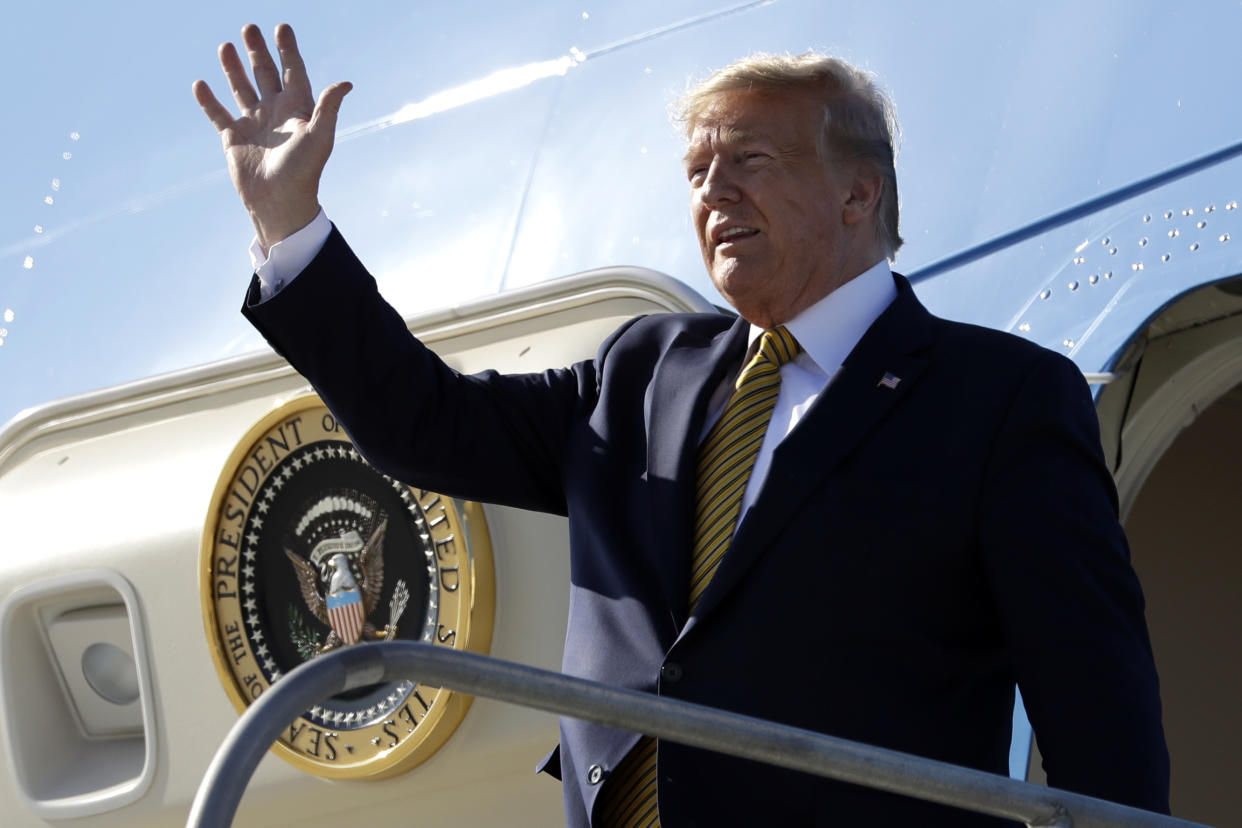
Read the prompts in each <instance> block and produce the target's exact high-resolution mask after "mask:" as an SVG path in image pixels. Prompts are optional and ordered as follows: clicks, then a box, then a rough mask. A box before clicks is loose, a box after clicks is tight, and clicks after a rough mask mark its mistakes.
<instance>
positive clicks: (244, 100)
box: [220, 43, 259, 112]
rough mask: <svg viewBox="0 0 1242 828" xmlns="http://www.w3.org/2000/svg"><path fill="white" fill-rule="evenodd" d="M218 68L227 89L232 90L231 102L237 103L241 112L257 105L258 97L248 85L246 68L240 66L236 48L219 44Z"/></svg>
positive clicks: (230, 44) (228, 44)
mask: <svg viewBox="0 0 1242 828" xmlns="http://www.w3.org/2000/svg"><path fill="white" fill-rule="evenodd" d="M220 68H221V69H223V70H224V77H225V78H227V79H228V82H229V88H230V89H232V90H233V100H235V101H237V105H238V106H239V107H241V109H242V112H246V111H248V110H251V109H254V108H255V107H256V106H258V105H259V96H258V95H256V94H255V91H254V87H253V86H251V85H250V78H248V77H247V76H246V67H245V66H243V65H242V62H241V58H240V57H238V55H237V47H235V46H234V45H233V44H232V43H221V44H220Z"/></svg>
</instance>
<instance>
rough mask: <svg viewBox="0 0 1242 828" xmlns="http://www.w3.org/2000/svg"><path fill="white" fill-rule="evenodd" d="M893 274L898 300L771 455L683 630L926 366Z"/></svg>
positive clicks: (907, 302)
mask: <svg viewBox="0 0 1242 828" xmlns="http://www.w3.org/2000/svg"><path fill="white" fill-rule="evenodd" d="M896 278H897V287H898V293H897V298H896V299H895V300H893V303H892V304H891V305H889V307H888V308H887V309H886V310H885V311H884V313H882V314H880V317H879V318H878V319H876V321H875V323H874V324H873V325H872V326H871V327H870V328H868V329H867V332H866V333H865V334H864V335H863V338H862V339H861V340H860V341H859V342H858V345H856V346H855V348H854V350H853V351H851V352H850V354H849V356H847V357H846V359H845V364H844V365H843V366H842V367H841V370H840V371H839V372H838V373H837V375H836V376H835V377H834V378H833V380H832V382H831V383H829V385H828V387H827V388H826V389H824V392H823V393H822V394H820V395H819V399H817V400H816V402H815V405H813V406H812V407H811V410H810V411H808V412H807V414H806V416H805V417H803V419H802V420H801V421H800V422H799V423H798V425H797V427H795V428H794V430H793V431H792V432H791V433H790V434H789V436H788V437H786V438H785V440H784V441H782V442H781V444H780V445H779V446H778V447H777V449H776V451H775V452H774V453H773V455H772V464H771V466H770V467H769V469H768V476H767V479H766V480H765V481H764V483H763V488H762V489H761V490H760V493H759V497H758V498H757V499H756V501H755V503H754V505H753V506H751V508H750V510H749V511H748V512H747V513H746V515H745V516H744V518H743V520H742V524H741V526H739V527H738V531H737V534H736V536H735V537H734V540H733V544H732V545H731V546H730V547H729V551H728V552H727V553H726V554H725V556H724V558H723V560H721V562H720V567H719V568H718V569H717V570H716V574H715V576H714V577H713V578H712V581H711V583H710V584H709V585H708V587H707V590H706V591H705V592H704V593H703V597H702V600H701V601H700V603H699V606H698V609H697V610H696V611H695V618H694V619H692V620H691V622H690V624H689V625H687V630H686V631H688V630H689V628H690V627H691V626H693V625H694V623H695V621H696V620H697V619H701V618H702V617H703V616H705V615H706V614H707V613H709V612H710V611H711V610H712V608H713V607H715V606H716V605H717V604H718V603H719V602H720V600H721V598H722V597H723V596H725V595H727V594H728V592H729V590H731V589H732V588H733V587H734V586H735V585H736V584H737V583H738V581H739V580H740V579H741V577H742V575H743V574H744V573H745V572H746V570H747V569H748V568H749V567H750V566H751V564H753V563H754V562H755V560H756V559H757V558H758V557H759V555H760V554H761V553H762V552H763V551H764V550H766V549H767V548H768V547H769V546H770V544H771V542H772V540H773V539H774V537H775V536H776V535H777V534H778V533H779V531H780V529H781V528H782V527H783V526H784V525H785V524H786V522H787V521H788V520H789V519H790V517H791V516H792V515H793V514H794V513H795V512H796V511H797V509H798V508H799V506H800V505H801V504H802V502H803V501H804V500H805V499H806V498H807V497H808V496H809V495H810V493H811V492H813V491H815V490H816V489H818V488H819V487H820V486H822V485H823V484H824V481H825V480H826V479H827V478H828V476H829V475H830V474H831V473H832V472H833V470H835V469H836V467H837V466H838V465H839V464H840V463H841V461H842V460H843V459H844V458H845V457H846V456H847V455H848V454H849V453H850V452H851V451H853V450H854V449H855V448H856V447H857V446H858V445H859V444H860V443H861V442H862V441H863V440H864V438H866V436H867V435H868V434H869V433H870V432H871V431H872V430H873V429H874V428H875V427H876V426H877V425H879V423H880V422H881V421H883V420H884V418H885V417H887V416H888V414H889V412H890V411H892V410H893V408H894V407H896V406H897V405H899V404H900V403H901V401H902V399H903V398H904V397H905V396H906V394H907V393H909V391H910V389H911V388H912V387H913V386H914V385H915V384H916V383H917V381H918V378H919V375H920V374H921V373H922V372H923V370H924V369H925V368H926V366H927V363H928V361H929V360H930V357H931V350H930V347H929V346H930V345H931V344H932V331H931V319H932V317H931V315H930V314H929V313H928V312H927V310H926V309H925V308H924V307H923V306H922V305H921V304H920V303H919V301H918V299H916V298H915V296H914V292H913V291H912V290H911V289H910V285H909V282H907V281H906V280H905V279H904V278H903V277H900V276H898V277H896ZM886 375H888V376H892V377H897V378H899V381H898V382H897V383H896V387H895V388H890V387H889V384H885V383H882V382H881V380H883V379H884V378H885V376H886ZM890 384H891V383H890Z"/></svg>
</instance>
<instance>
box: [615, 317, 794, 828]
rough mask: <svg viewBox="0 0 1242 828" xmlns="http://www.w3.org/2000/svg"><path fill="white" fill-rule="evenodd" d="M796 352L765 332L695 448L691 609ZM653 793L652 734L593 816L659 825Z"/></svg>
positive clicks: (786, 335) (725, 542)
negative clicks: (784, 368) (784, 371)
mask: <svg viewBox="0 0 1242 828" xmlns="http://www.w3.org/2000/svg"><path fill="white" fill-rule="evenodd" d="M800 350H801V348H800V347H799V345H798V341H797V340H796V339H794V338H793V334H791V333H790V332H789V331H787V330H785V328H783V327H780V328H776V329H775V330H771V331H764V332H763V336H762V337H760V340H759V351H758V353H756V354H755V355H754V357H752V358H751V360H750V362H749V363H747V364H746V367H745V368H743V369H742V373H741V374H740V375H739V376H738V378H737V382H736V383H735V384H734V391H733V396H732V397H730V398H729V403H728V405H726V406H725V409H724V412H723V413H722V414H721V415H720V419H719V420H718V421H717V422H716V424H715V425H714V426H712V429H711V431H709V432H708V433H707V437H706V439H704V440H703V444H702V445H701V446H699V460H698V468H697V471H696V475H697V477H696V481H697V482H696V491H695V515H694V557H693V559H692V561H691V574H690V611H691V612H693V611H694V608H695V607H696V606H698V603H699V598H700V597H702V595H703V590H705V589H706V588H707V584H708V582H710V581H711V579H712V575H714V574H715V572H716V567H717V565H718V564H719V563H720V559H721V558H722V557H724V553H725V550H727V549H728V548H729V543H730V541H732V540H733V530H734V527H736V526H737V519H738V516H739V513H740V512H741V508H742V494H743V493H744V492H745V491H746V481H748V480H749V479H750V470H751V469H752V468H753V467H754V465H755V458H756V457H758V456H759V446H761V445H762V444H763V435H764V434H765V433H766V432H767V430H768V420H770V419H771V418H772V409H773V408H775V407H776V396H777V394H778V393H779V392H780V384H781V372H780V368H781V366H782V365H784V364H785V363H786V362H788V361H789V360H791V359H793V358H794V357H795V356H797V355H798V352H799V351H800ZM656 794H657V785H656V740H655V739H652V738H651V737H650V736H644V737H642V739H640V740H639V742H638V744H637V745H635V746H634V749H633V750H631V751H630V752H629V753H628V754H626V756H625V758H624V759H622V760H621V762H620V764H618V765H617V768H616V770H614V771H613V772H612V774H611V776H610V777H609V779H608V782H607V784H605V785H604V789H603V790H602V791H600V797H599V802H598V807H597V811H598V818H597V819H596V821H595V822H596V824H597V825H599V826H601V828H659V825H660V814H659V811H658V806H657V799H656Z"/></svg>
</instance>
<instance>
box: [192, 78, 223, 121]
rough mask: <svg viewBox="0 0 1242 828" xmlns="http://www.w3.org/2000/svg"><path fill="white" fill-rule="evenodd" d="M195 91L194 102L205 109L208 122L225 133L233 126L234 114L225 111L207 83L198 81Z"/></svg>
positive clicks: (195, 84) (195, 83)
mask: <svg viewBox="0 0 1242 828" xmlns="http://www.w3.org/2000/svg"><path fill="white" fill-rule="evenodd" d="M192 89H193V91H194V100H196V101H198V105H199V106H201V107H202V108H203V112H204V113H205V114H206V115H207V120H209V121H211V123H212V126H214V127H215V128H216V129H217V130H218V131H220V132H224V130H226V129H228V128H229V127H231V126H232V125H233V116H232V114H231V113H230V112H229V111H228V110H227V109H225V108H224V107H223V106H222V105H221V104H220V102H219V101H218V100H216V96H215V95H214V94H212V91H211V87H210V86H208V85H207V83H206V81H201V80H196V81H194V86H193V87H192Z"/></svg>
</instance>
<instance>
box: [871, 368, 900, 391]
mask: <svg viewBox="0 0 1242 828" xmlns="http://www.w3.org/2000/svg"><path fill="white" fill-rule="evenodd" d="M899 382H901V377H898V376H894V375H893V374H890V373H888V372H887V371H886V372H884V376H882V377H880V381H879V382H877V383H876V385H875V387H876V388H879V387H880V386H884V387H885V388H887V389H888V390H890V391H892V390H894V389H895V388H896V387H897V383H899Z"/></svg>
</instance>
